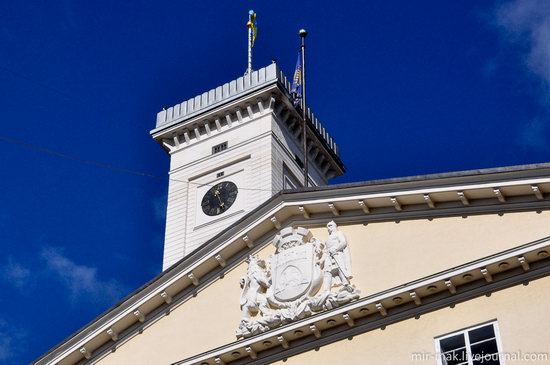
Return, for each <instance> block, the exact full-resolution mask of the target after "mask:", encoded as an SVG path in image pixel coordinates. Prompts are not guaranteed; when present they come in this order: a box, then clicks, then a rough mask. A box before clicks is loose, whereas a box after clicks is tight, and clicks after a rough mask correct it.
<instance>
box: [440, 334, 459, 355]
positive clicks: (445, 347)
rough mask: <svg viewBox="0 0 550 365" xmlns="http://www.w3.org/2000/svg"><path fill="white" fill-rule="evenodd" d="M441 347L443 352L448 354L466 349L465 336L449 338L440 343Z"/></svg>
mask: <svg viewBox="0 0 550 365" xmlns="http://www.w3.org/2000/svg"><path fill="white" fill-rule="evenodd" d="M439 344H440V346H441V352H447V351H451V350H454V349H457V348H459V347H464V346H465V343H464V335H462V334H460V335H456V336H452V337H447V338H444V339H442V340H440V341H439Z"/></svg>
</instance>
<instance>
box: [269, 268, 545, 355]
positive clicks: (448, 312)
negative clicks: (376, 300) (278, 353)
mask: <svg viewBox="0 0 550 365" xmlns="http://www.w3.org/2000/svg"><path fill="white" fill-rule="evenodd" d="M548 293H550V278H549V277H546V278H544V279H540V280H537V281H533V282H531V283H530V284H529V285H528V286H523V285H518V286H515V287H512V288H509V289H506V290H503V291H499V292H496V293H493V294H492V295H491V296H490V297H480V298H477V299H473V300H470V301H468V302H465V303H461V304H458V305H457V306H456V307H455V308H452V309H451V308H445V309H441V310H438V311H435V312H431V313H429V314H426V315H423V316H422V317H420V319H418V320H416V319H409V320H406V321H402V322H399V323H396V324H393V325H390V326H388V327H386V329H385V330H375V331H371V332H367V333H364V334H362V335H359V336H355V337H354V338H353V339H352V340H351V341H349V340H344V341H340V342H336V343H333V344H331V345H328V346H324V347H322V348H321V349H320V350H319V351H309V352H306V353H304V354H301V355H297V356H294V357H291V358H289V359H288V360H287V362H285V363H283V362H282V361H281V362H278V363H277V364H280V365H282V364H284V365H293V364H349V365H353V364H361V365H363V364H375V365H386V364H387V365H396V364H415V365H435V364H437V361H436V360H435V358H431V359H430V358H429V357H428V356H427V357H426V359H425V360H423V359H418V358H416V359H414V358H413V357H412V356H413V355H412V354H413V353H415V352H417V353H432V354H433V353H434V352H435V351H436V350H435V340H434V337H438V336H440V335H444V334H448V333H450V332H454V331H457V330H461V329H464V328H467V327H471V326H475V325H477V324H481V323H484V322H487V321H491V320H494V319H496V320H497V322H498V326H499V330H500V338H501V340H502V348H503V351H504V352H516V351H521V352H522V353H524V354H525V353H526V352H547V353H550V345H549V344H550V335H549V333H548V324H549V323H550V311H548ZM548 356H550V355H548ZM506 364H507V365H528V364H529V365H548V364H550V360H546V361H535V362H533V361H507V362H506Z"/></svg>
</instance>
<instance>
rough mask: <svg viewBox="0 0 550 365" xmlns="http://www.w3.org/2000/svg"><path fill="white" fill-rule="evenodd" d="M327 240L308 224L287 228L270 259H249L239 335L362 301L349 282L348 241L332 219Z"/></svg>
mask: <svg viewBox="0 0 550 365" xmlns="http://www.w3.org/2000/svg"><path fill="white" fill-rule="evenodd" d="M327 229H328V238H327V240H326V241H325V242H322V241H320V240H318V239H317V238H315V237H313V236H312V234H311V232H310V231H309V230H308V229H306V228H302V227H299V228H296V229H294V228H292V227H288V228H284V229H282V230H281V231H280V232H279V233H278V234H277V235H276V236H275V237H274V239H273V245H274V246H275V247H276V251H275V253H274V254H273V255H270V256H269V257H268V258H267V260H262V259H260V258H259V257H258V256H256V255H252V256H250V257H249V258H248V271H247V273H246V276H244V277H242V278H241V282H240V285H241V288H242V289H243V291H242V294H241V315H242V319H241V323H240V324H239V328H238V329H237V331H236V334H237V338H240V337H245V338H246V337H250V336H254V335H257V334H259V333H262V332H265V331H268V330H270V329H273V328H276V327H279V326H281V325H284V324H286V323H289V322H292V321H295V320H298V319H302V318H305V317H308V316H311V315H312V314H315V313H318V312H321V311H325V310H330V309H333V308H336V307H338V306H341V305H343V304H346V303H349V302H351V301H352V300H355V299H358V298H359V295H360V292H359V291H358V290H357V289H355V286H353V285H352V284H351V281H350V280H351V279H352V275H351V255H350V248H349V245H348V241H347V239H346V236H345V235H344V233H343V232H341V231H339V230H338V226H337V225H336V223H335V222H334V221H331V222H329V223H328V224H327Z"/></svg>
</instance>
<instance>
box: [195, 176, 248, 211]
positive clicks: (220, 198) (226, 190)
mask: <svg viewBox="0 0 550 365" xmlns="http://www.w3.org/2000/svg"><path fill="white" fill-rule="evenodd" d="M238 193H239V189H237V185H235V184H234V183H232V182H231V181H222V182H220V183H217V184H216V185H214V186H213V187H212V188H210V190H208V191H207V192H206V194H204V197H203V198H202V202H201V206H202V211H203V212H204V214H206V215H210V216H214V215H218V214H222V213H224V212H225V211H227V210H228V209H229V208H230V207H231V206H232V205H233V203H234V202H235V199H237V194H238Z"/></svg>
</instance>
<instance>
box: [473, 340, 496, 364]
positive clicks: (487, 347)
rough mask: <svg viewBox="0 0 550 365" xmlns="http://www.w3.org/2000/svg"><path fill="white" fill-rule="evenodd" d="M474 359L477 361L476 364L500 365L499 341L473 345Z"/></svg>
mask: <svg viewBox="0 0 550 365" xmlns="http://www.w3.org/2000/svg"><path fill="white" fill-rule="evenodd" d="M492 355H494V356H492ZM472 359H474V360H475V361H474V364H500V362H499V361H498V348H497V341H496V340H490V341H486V342H483V343H480V344H477V345H473V346H472Z"/></svg>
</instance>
